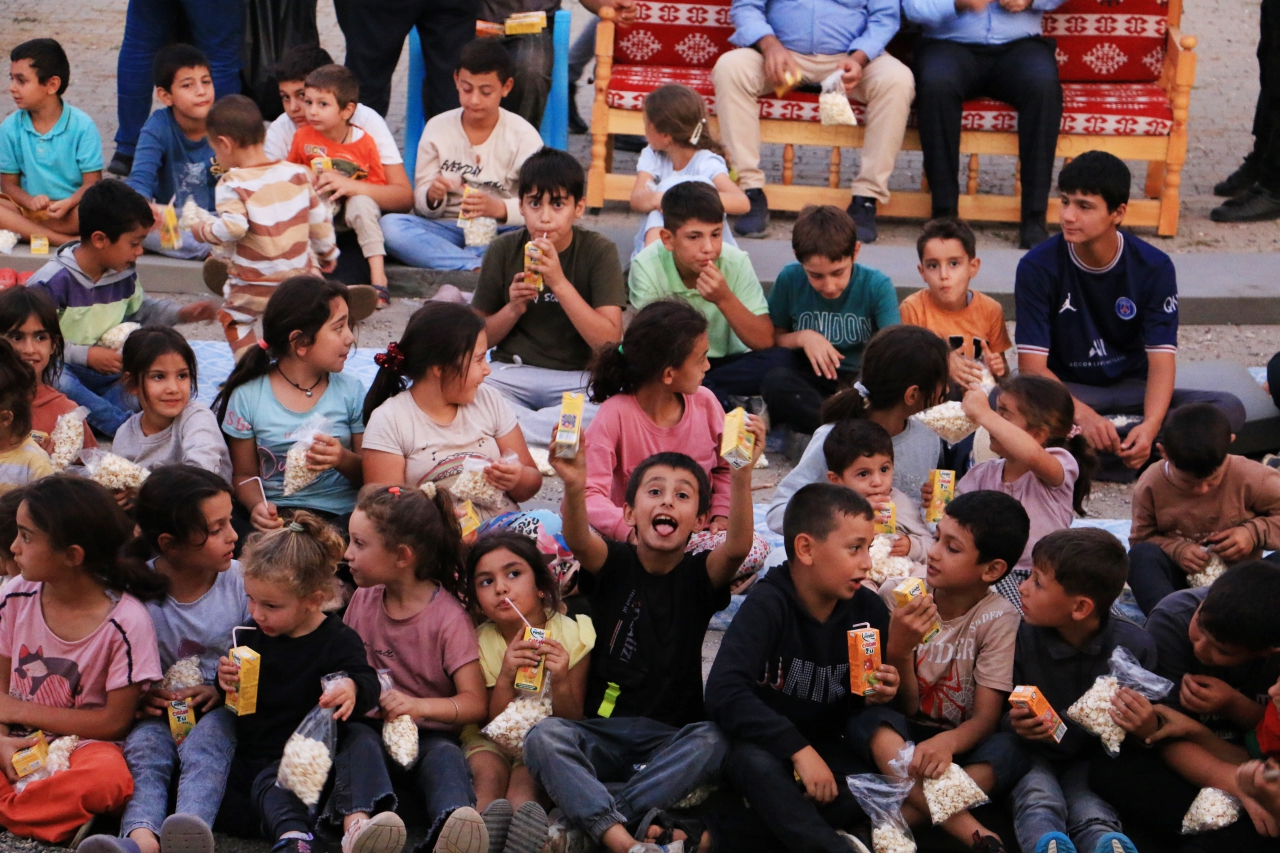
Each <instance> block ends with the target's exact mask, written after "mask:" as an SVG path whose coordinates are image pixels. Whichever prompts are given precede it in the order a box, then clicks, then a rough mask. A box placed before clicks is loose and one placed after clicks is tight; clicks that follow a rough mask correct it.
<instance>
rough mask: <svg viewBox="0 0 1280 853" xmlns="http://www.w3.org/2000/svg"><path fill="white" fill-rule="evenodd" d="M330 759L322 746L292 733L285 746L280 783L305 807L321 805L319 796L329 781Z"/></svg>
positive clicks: (320, 743)
mask: <svg viewBox="0 0 1280 853" xmlns="http://www.w3.org/2000/svg"><path fill="white" fill-rule="evenodd" d="M332 765H333V757H332V756H331V755H330V754H329V748H328V747H327V746H325V745H324V744H323V743H322V742H320V741H318V740H314V739H312V738H309V737H303V736H302V735H300V734H298V733H297V732H294V733H293V734H292V735H290V737H289V740H288V742H287V743H285V745H284V756H283V757H282V758H281V759H280V773H279V780H278V781H279V782H280V784H281V786H282V787H285V788H288V789H289V790H290V791H293V792H294V793H295V794H297V795H298V799H300V800H302V802H303V803H305V804H306V805H308V806H314V805H315V804H316V803H318V802H320V792H321V791H322V790H324V783H325V782H327V781H328V780H329V768H330V767H331V766H332Z"/></svg>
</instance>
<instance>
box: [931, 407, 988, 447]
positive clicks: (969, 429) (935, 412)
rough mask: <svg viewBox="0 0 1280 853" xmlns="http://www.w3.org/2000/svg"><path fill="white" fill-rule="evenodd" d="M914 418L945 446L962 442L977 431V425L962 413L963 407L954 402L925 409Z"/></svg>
mask: <svg viewBox="0 0 1280 853" xmlns="http://www.w3.org/2000/svg"><path fill="white" fill-rule="evenodd" d="M916 417H917V418H919V419H920V423H922V424H924V425H925V426H927V427H928V428H929V429H931V430H933V431H934V432H936V433H937V434H938V435H939V436H940V437H941V438H942V440H943V441H945V442H946V443H947V444H956V443H957V442H959V441H963V440H964V439H966V438H968V437H969V436H970V435H973V433H974V431H976V430H977V429H978V425H977V424H975V423H974V422H973V421H971V420H969V416H968V415H966V414H965V413H964V406H963V405H962V404H960V403H957V402H954V401H952V402H949V403H941V404H939V405H937V406H934V407H933V408H931V409H925V410H924V411H923V412H921V413H920V414H918V415H916Z"/></svg>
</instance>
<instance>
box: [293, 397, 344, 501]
mask: <svg viewBox="0 0 1280 853" xmlns="http://www.w3.org/2000/svg"><path fill="white" fill-rule="evenodd" d="M332 431H333V421H332V420H330V419H329V418H326V417H325V416H324V415H312V416H311V417H309V418H307V419H306V420H305V421H303V422H302V424H301V425H300V426H299V427H298V428H297V429H295V430H293V431H292V432H290V433H288V434H287V435H285V438H291V439H293V446H292V447H290V448H289V452H288V453H286V454H285V457H284V496H285V497H286V498H287V497H289V496H290V495H296V494H297V493H298V492H300V491H302V490H303V489H305V488H306V487H307V486H309V485H311V484H312V483H314V482H315V481H316V480H317V479H318V478H319V476H320V475H321V474H323V473H324V471H317V470H315V469H314V468H312V467H311V466H310V465H309V464H308V463H307V451H309V450H310V449H311V445H312V444H313V443H314V442H315V439H316V436H317V435H328V434H329V433H331V432H332Z"/></svg>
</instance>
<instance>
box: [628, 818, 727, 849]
mask: <svg viewBox="0 0 1280 853" xmlns="http://www.w3.org/2000/svg"><path fill="white" fill-rule="evenodd" d="M654 826H656V827H658V828H659V829H661V830H662V832H661V833H660V834H659V835H658V837H657V838H653V839H649V838H645V836H646V835H647V834H648V832H649V829H650V828H651V827H654ZM676 830H680V831H681V832H683V833H684V834H685V837H684V839H683V841H684V850H685V853H699V847H700V846H701V844H702V836H703V833H705V832H706V831H707V825H706V823H705V822H703V821H701V820H698V819H697V818H692V817H685V816H681V817H673V816H672V815H671V814H669V813H667V812H664V811H663V810H662V809H650V810H649V811H648V812H647V813H646V814H645V816H644V817H642V818H640V823H639V824H638V825H637V827H636V831H635V833H634V834H633V837H634V838H635V839H636V840H637V841H640V842H642V843H644V842H651V843H653V844H657V845H659V846H662V847H666V846H667V845H669V844H673V843H675V842H676V841H677V839H676V838H675V837H674V834H675V831H676ZM702 853H710V851H709V850H708V851H702Z"/></svg>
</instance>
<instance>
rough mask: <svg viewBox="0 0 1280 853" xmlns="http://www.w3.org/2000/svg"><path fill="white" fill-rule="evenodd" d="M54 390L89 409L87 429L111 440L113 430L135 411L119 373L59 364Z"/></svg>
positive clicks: (136, 409) (135, 403)
mask: <svg viewBox="0 0 1280 853" xmlns="http://www.w3.org/2000/svg"><path fill="white" fill-rule="evenodd" d="M58 390H59V391H61V392H62V393H63V394H66V395H67V397H68V398H69V399H70V400H71V401H72V402H74V403H75V404H76V405H78V406H84V407H85V408H86V409H88V410H89V417H88V421H89V426H91V427H93V428H94V429H96V430H97V431H98V432H100V433H102V434H104V435H106V436H108V437H114V436H115V434H116V430H118V429H120V427H121V425H122V424H124V422H125V421H127V420H129V418H131V417H133V413H134V412H136V411H138V400H137V398H136V397H134V396H133V395H132V394H130V393H129V392H128V391H126V390H125V387H124V377H123V376H122V375H121V374H119V373H99V372H98V371H96V370H94V369H93V368H91V367H82V366H81V365H79V364H64V365H62V373H61V374H59V375H58Z"/></svg>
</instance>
